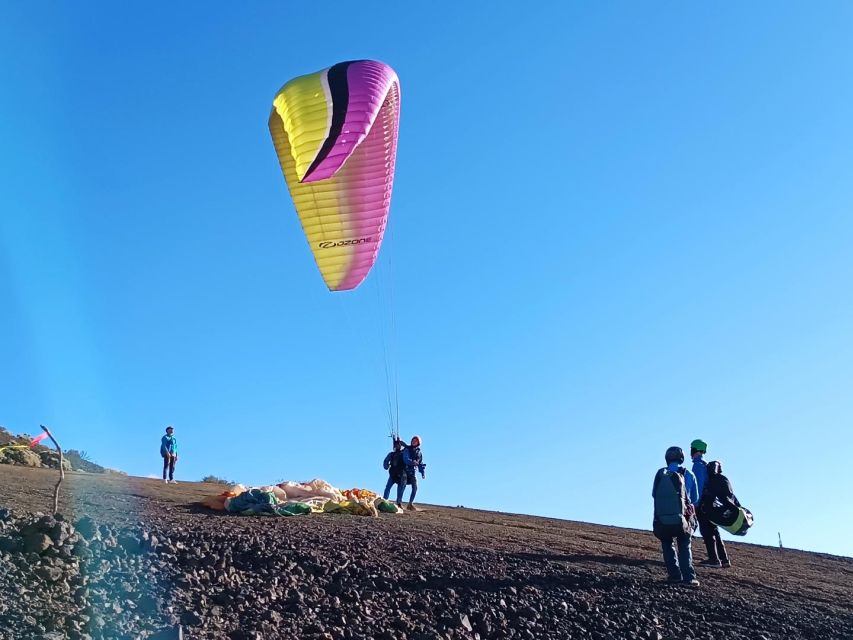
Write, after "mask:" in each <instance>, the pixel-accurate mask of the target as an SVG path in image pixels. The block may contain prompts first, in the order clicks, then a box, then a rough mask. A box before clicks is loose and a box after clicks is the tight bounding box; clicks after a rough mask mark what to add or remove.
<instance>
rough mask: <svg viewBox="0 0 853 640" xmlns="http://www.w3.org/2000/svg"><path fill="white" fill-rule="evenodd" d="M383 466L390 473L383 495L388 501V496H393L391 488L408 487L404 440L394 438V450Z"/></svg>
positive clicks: (386, 457)
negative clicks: (397, 486) (404, 460)
mask: <svg viewBox="0 0 853 640" xmlns="http://www.w3.org/2000/svg"><path fill="white" fill-rule="evenodd" d="M382 466H383V467H384V468H385V470H386V471H387V472H388V482H387V483H386V484H385V492H384V493H383V494H382V497H383V498H384V499H385V500H387V499H388V496H389V495H391V487H393V486H394V485H395V484H396V485H399V487H401V488H405V486H406V465H405V464H404V463H403V441H402V440H400V439H399V438H394V450H393V451H391V452H390V453H389V454H388V455H387V456H385V461H384V462H383V463H382ZM398 491H399V489H398ZM398 502H399V500H398Z"/></svg>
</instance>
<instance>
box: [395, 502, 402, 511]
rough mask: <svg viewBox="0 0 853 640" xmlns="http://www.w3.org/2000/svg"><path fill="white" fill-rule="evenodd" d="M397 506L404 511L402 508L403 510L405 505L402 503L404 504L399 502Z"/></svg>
mask: <svg viewBox="0 0 853 640" xmlns="http://www.w3.org/2000/svg"><path fill="white" fill-rule="evenodd" d="M395 504H396V505H397V508H398V509H402V508H403V503H402V502H397V503H395Z"/></svg>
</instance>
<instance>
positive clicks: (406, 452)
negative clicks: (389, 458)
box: [397, 436, 426, 511]
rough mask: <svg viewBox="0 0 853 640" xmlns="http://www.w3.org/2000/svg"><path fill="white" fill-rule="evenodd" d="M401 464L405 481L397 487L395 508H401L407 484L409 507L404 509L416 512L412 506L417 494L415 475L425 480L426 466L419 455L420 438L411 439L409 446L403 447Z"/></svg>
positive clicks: (415, 508) (420, 454) (416, 478)
mask: <svg viewBox="0 0 853 640" xmlns="http://www.w3.org/2000/svg"><path fill="white" fill-rule="evenodd" d="M403 464H404V465H405V467H406V481H405V482H404V483H400V484H399V485H397V506H398V507H400V508H402V507H403V493H404V491H405V490H406V485H407V484H408V485H410V486H411V487H412V493H411V495H409V505H408V506H407V507H406V508H407V509H408V510H409V511H417V510H418V508H417V507H416V506H415V505H414V502H415V496H416V495H417V494H418V477H417V475H416V474H417V473H418V472H420V474H421V478H426V465H425V464H424V458H423V454H422V453H421V437H420V436H414V437H412V440H411V443H410V444H408V445H403Z"/></svg>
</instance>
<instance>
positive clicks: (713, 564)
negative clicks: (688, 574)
mask: <svg viewBox="0 0 853 640" xmlns="http://www.w3.org/2000/svg"><path fill="white" fill-rule="evenodd" d="M699 566H701V567H708V568H711V569H719V568H720V567H722V566H723V563H722V562H720V561H719V560H710V559H708V560H702V561H700V562H699Z"/></svg>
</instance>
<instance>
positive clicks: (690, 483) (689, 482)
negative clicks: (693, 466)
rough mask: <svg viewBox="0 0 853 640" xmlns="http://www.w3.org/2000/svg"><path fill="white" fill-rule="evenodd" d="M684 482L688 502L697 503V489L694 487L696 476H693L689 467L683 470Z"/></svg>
mask: <svg viewBox="0 0 853 640" xmlns="http://www.w3.org/2000/svg"><path fill="white" fill-rule="evenodd" d="M684 484H685V487H684V488H685V489H687V498H688V499H689V500H690V504H698V502H699V490H698V489H697V488H696V476H694V475H693V472H692V471H690V470H689V469H685V470H684Z"/></svg>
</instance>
